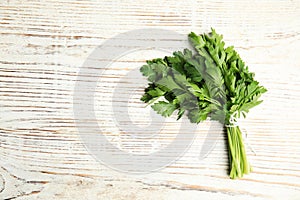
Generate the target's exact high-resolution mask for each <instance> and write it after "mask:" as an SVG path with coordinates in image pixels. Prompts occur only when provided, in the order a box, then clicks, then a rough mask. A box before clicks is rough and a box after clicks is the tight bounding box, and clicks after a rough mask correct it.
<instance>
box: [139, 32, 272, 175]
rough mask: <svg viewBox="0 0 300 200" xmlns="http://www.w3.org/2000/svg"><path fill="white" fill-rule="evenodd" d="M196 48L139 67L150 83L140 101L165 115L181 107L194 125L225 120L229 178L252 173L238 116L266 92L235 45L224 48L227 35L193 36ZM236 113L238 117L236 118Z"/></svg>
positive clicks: (193, 43) (179, 110)
mask: <svg viewBox="0 0 300 200" xmlns="http://www.w3.org/2000/svg"><path fill="white" fill-rule="evenodd" d="M188 38H189V41H190V42H191V44H192V46H193V48H194V52H192V51H191V50H189V49H184V50H183V52H180V51H179V52H174V53H173V56H166V57H164V58H157V59H153V60H149V61H147V64H146V65H143V66H142V67H141V69H140V71H141V73H142V74H143V75H144V76H146V77H147V79H148V81H149V82H150V83H149V85H148V87H147V88H146V89H145V93H144V95H143V96H142V98H141V100H142V101H144V102H146V103H148V104H152V108H153V109H154V110H155V111H156V112H157V113H159V114H161V115H162V116H164V117H168V116H170V115H172V114H173V112H174V111H175V110H177V115H178V119H180V118H181V117H182V116H183V115H184V113H186V115H187V116H188V118H189V120H190V121H191V122H192V123H199V122H201V121H204V120H206V119H207V118H208V117H209V118H211V119H212V120H218V121H219V122H220V123H222V124H224V127H225V128H226V130H227V136H228V147H229V148H228V149H229V163H230V177H231V178H233V179H234V178H240V177H242V176H243V174H247V173H249V172H250V165H249V162H248V160H247V157H246V153H245V147H244V144H243V139H242V133H241V130H240V128H239V126H237V124H236V123H235V122H236V121H235V120H236V117H240V115H241V114H243V115H245V113H248V112H249V109H250V108H252V107H254V106H256V105H258V104H260V103H261V102H262V101H259V97H260V96H261V94H262V93H264V92H266V91H267V90H266V89H265V88H264V87H262V86H260V85H259V83H258V82H257V81H256V80H254V74H253V73H250V72H249V71H248V67H247V66H246V65H245V63H244V62H243V61H242V59H241V58H240V56H239V54H238V53H237V52H236V51H235V50H234V48H233V47H232V46H230V47H226V48H225V47H224V46H225V43H224V42H223V41H222V35H219V34H217V33H216V31H215V30H214V29H212V31H211V33H209V34H201V35H196V34H195V33H193V32H192V33H190V34H189V35H188ZM234 115H236V116H234Z"/></svg>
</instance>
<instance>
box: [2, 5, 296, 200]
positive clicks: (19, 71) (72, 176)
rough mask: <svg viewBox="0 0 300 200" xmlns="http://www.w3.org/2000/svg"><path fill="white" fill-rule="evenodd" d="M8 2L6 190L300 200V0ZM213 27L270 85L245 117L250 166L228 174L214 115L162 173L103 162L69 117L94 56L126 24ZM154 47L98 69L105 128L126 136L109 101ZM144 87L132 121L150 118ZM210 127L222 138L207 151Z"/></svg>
mask: <svg viewBox="0 0 300 200" xmlns="http://www.w3.org/2000/svg"><path fill="white" fill-rule="evenodd" d="M0 5H1V7H0V36H1V37H0V47H1V48H0V199H299V198H300V137H299V132H300V125H299V118H300V103H299V100H300V90H299V88H300V87H299V86H300V78H299V77H300V56H299V52H300V21H299V19H300V1H299V0H290V1H289V0H274V1H271V0H262V1H243V0H238V1H233V0H232V1H231V0H230V1H220V0H211V1H200V0H199V1H191V0H187V1H173V0H171V1H156V0H150V1H131V0H126V1H89V0H83V1H73V0H72V1H71V0H57V1H54V0H52V1H51V0H28V1H25V0H3V1H1V3H0ZM210 27H214V28H215V29H216V30H217V32H219V33H222V34H223V35H224V40H225V41H226V44H228V45H234V46H235V47H236V49H237V50H238V52H239V53H240V54H241V57H242V58H244V60H245V61H246V63H247V64H248V65H249V68H250V70H251V71H254V72H255V73H256V78H257V79H258V80H259V81H260V82H261V84H262V85H264V86H266V87H267V89H268V93H266V94H265V95H264V96H263V99H264V103H263V104H261V105H260V106H259V107H257V108H255V109H253V110H251V112H250V114H249V115H248V117H247V119H245V120H243V121H241V126H242V127H244V128H245V129H247V132H248V137H247V138H248V139H247V141H248V143H249V145H250V146H251V147H252V148H253V149H254V150H255V152H256V155H254V153H253V152H252V151H251V150H250V148H249V147H248V149H247V151H248V155H249V160H250V162H251V164H252V166H253V170H254V171H253V172H252V173H251V174H250V175H247V176H245V177H244V178H243V179H241V180H234V181H233V180H230V179H229V178H228V175H227V170H228V167H227V165H228V163H227V162H228V161H227V152H226V140H225V139H226V138H225V136H224V135H223V134H221V135H220V137H217V136H218V135H219V133H220V131H221V129H220V127H219V126H218V124H216V123H215V122H210V121H207V122H204V123H202V124H201V125H199V129H198V130H197V131H198V132H199V134H197V138H196V139H195V141H194V143H193V144H192V145H191V148H190V149H189V150H188V151H187V152H186V154H185V155H184V156H183V157H182V158H180V159H179V160H177V161H176V162H175V163H173V164H171V165H170V166H168V167H166V168H164V169H162V170H160V171H158V172H155V173H151V174H146V175H139V176H136V175H128V174H124V173H120V172H116V171H114V170H112V169H110V168H108V167H106V166H104V165H103V164H101V163H99V162H97V161H96V160H95V159H94V158H93V156H92V155H90V154H89V153H88V152H87V150H86V149H85V147H84V145H83V143H82V141H81V139H80V136H79V134H78V130H77V128H76V124H75V122H74V115H73V92H74V86H75V82H76V80H77V74H78V72H79V70H80V68H81V66H82V64H83V63H84V61H85V60H86V59H87V57H88V56H89V55H90V54H91V53H92V52H93V50H94V49H95V48H96V47H97V46H99V45H101V44H103V42H105V41H106V40H108V39H110V38H112V37H114V36H116V35H117V34H119V33H123V32H126V31H130V30H135V29H139V28H165V29H169V30H173V31H176V32H178V33H181V34H188V33H189V32H190V31H194V32H198V33H202V32H205V31H209V29H210ZM167 38H168V36H162V41H163V39H167ZM129 39H131V40H133V42H134V39H135V38H129ZM124 48H128V49H129V47H126V46H125V47H124ZM158 54H159V53H158ZM137 55H138V56H139V57H137ZM153 55H154V54H153V52H150V53H149V52H148V53H147V52H140V53H139V52H137V53H136V54H134V53H133V54H128V55H126V56H123V57H121V58H119V59H118V60H117V61H115V60H114V63H113V65H112V66H111V68H110V70H107V71H106V72H105V73H104V74H102V76H101V82H99V84H98V85H97V88H96V94H95V101H96V102H97V103H96V104H95V109H96V111H95V112H96V117H97V120H98V123H101V122H102V124H104V125H103V128H104V130H105V131H106V132H107V133H106V134H107V135H108V136H111V137H119V136H120V131H119V130H118V127H117V126H116V125H115V124H114V122H113V120H111V119H112V118H113V116H112V111H111V107H109V104H110V103H111V101H112V100H111V95H112V90H113V88H114V86H115V83H116V82H117V81H118V80H119V78H121V77H122V76H123V75H124V74H126V73H127V72H128V70H130V69H132V68H134V67H138V66H140V65H142V64H143V62H144V60H145V59H146V58H151V56H153ZM159 55H163V53H162V52H160V54H159ZM99 59H101V58H99ZM120 66H122V68H121V70H120ZM85 78H88V77H85ZM124 87H129V88H133V89H135V87H136V86H135V85H134V84H130V82H129V83H127V84H126V83H125V84H124ZM141 92H142V87H139V89H138V90H136V93H134V95H133V97H132V99H130V103H129V104H128V105H129V110H130V113H132V115H131V117H132V118H131V119H132V120H135V121H136V123H140V124H141V125H143V126H146V125H147V120H148V118H147V117H149V116H145V115H144V111H143V109H144V107H143V105H142V104H141V103H139V100H138V98H139V95H141ZM124 101H127V99H125V100H124ZM103 113H105V116H104V115H103ZM176 123H177V124H176ZM178 125H180V124H179V122H175V121H170V122H168V124H167V126H166V130H164V131H163V132H162V139H163V140H164V141H166V142H168V141H171V140H172V138H174V136H176V133H177V128H174V127H176V126H178ZM211 127H213V131H212V134H214V135H215V136H216V137H217V143H216V146H215V147H214V149H213V151H212V152H211V153H210V154H209V155H207V157H206V158H205V159H202V160H199V159H198V155H199V151H200V148H201V146H202V144H203V142H204V140H205V137H206V133H207V132H208V130H209V129H210V128H211ZM146 142H147V141H145V149H144V150H145V151H147V148H146V147H147V145H146ZM123 144H126V145H125V146H126V149H125V150H135V149H136V148H137V145H136V144H135V143H134V141H125V143H123ZM162 144H164V143H162ZM142 147H143V146H142ZM139 150H143V149H141V148H140V147H139Z"/></svg>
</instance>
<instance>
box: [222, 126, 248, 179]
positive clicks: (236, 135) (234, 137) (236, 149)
mask: <svg viewBox="0 0 300 200" xmlns="http://www.w3.org/2000/svg"><path fill="white" fill-rule="evenodd" d="M226 129H227V137H228V148H229V166H230V178H232V179H235V178H241V177H243V175H244V174H248V173H249V172H250V169H251V168H250V164H249V162H248V160H247V156H246V150H245V145H244V143H243V138H242V132H241V130H240V128H239V126H233V127H226Z"/></svg>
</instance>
